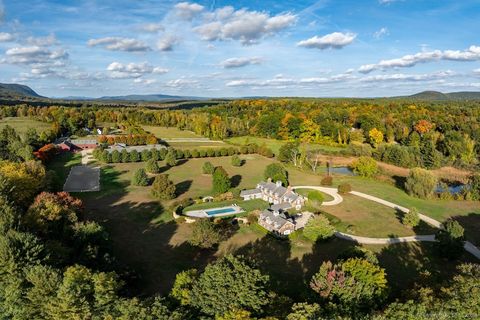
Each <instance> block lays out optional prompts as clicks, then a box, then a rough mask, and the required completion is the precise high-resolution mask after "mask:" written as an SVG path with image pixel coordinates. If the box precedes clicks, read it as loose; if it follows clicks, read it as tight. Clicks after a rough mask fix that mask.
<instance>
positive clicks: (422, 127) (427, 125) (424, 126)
mask: <svg viewBox="0 0 480 320" xmlns="http://www.w3.org/2000/svg"><path fill="white" fill-rule="evenodd" d="M414 129H415V131H417V132H418V133H419V134H420V135H423V134H425V133H428V132H430V130H432V129H433V123H431V122H430V121H427V120H419V121H417V123H416V124H415V126H414Z"/></svg>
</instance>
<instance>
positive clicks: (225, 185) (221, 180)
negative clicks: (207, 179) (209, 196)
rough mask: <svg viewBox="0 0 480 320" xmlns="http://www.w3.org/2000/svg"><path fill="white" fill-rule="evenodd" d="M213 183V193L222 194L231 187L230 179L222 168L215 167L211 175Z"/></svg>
mask: <svg viewBox="0 0 480 320" xmlns="http://www.w3.org/2000/svg"><path fill="white" fill-rule="evenodd" d="M212 181H213V192H214V193H217V194H218V193H224V192H227V191H228V190H229V189H230V187H231V184H232V183H231V181H230V177H229V176H228V174H227V172H226V171H225V169H223V167H216V168H215V171H214V172H213V175H212Z"/></svg>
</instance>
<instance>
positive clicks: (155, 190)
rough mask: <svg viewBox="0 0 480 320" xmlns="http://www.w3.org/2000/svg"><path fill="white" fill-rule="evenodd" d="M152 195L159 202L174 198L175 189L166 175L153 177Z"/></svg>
mask: <svg viewBox="0 0 480 320" xmlns="http://www.w3.org/2000/svg"><path fill="white" fill-rule="evenodd" d="M151 192H152V195H153V196H154V197H155V198H157V199H160V200H170V199H173V198H175V192H176V187H175V185H174V184H173V182H172V181H170V179H168V175H167V174H161V175H158V176H156V177H155V180H154V181H153V184H152V191H151Z"/></svg>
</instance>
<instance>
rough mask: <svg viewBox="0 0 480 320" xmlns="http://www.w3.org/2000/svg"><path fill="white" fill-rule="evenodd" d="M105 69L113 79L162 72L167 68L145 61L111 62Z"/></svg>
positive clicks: (165, 71) (138, 76) (166, 70)
mask: <svg viewBox="0 0 480 320" xmlns="http://www.w3.org/2000/svg"><path fill="white" fill-rule="evenodd" d="M107 71H108V73H109V76H110V78H113V79H131V78H140V77H142V76H143V75H145V74H151V73H156V74H164V73H167V72H168V69H164V68H160V67H154V66H152V65H150V64H149V63H147V62H142V63H133V62H132V63H128V64H123V63H120V62H112V63H110V64H109V65H108V67H107Z"/></svg>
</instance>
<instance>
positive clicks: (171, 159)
mask: <svg viewBox="0 0 480 320" xmlns="http://www.w3.org/2000/svg"><path fill="white" fill-rule="evenodd" d="M165 163H166V164H167V165H168V166H169V167H174V166H176V165H177V154H176V152H175V149H172V148H170V149H168V152H167V154H166V155H165Z"/></svg>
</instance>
